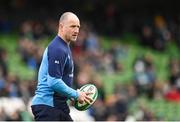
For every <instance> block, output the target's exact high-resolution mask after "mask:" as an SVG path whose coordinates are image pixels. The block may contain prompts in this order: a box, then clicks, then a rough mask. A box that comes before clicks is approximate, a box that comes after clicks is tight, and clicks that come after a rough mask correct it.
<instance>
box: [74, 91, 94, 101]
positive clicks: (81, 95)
mask: <svg viewBox="0 0 180 122" xmlns="http://www.w3.org/2000/svg"><path fill="white" fill-rule="evenodd" d="M77 92H78V94H79V97H78V99H77V100H78V102H79V103H81V104H83V103H84V102H86V103H88V104H91V102H93V100H92V99H91V98H90V97H89V96H88V95H89V94H92V93H91V92H82V91H80V90H79V89H78V90H77Z"/></svg>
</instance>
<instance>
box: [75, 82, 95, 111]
mask: <svg viewBox="0 0 180 122" xmlns="http://www.w3.org/2000/svg"><path fill="white" fill-rule="evenodd" d="M79 90H80V91H83V92H91V93H92V94H89V97H90V98H91V99H92V100H93V101H92V102H91V104H88V103H86V102H84V103H82V104H81V103H79V102H78V101H75V104H74V106H75V108H76V109H77V110H79V111H84V110H87V109H88V108H89V107H91V105H92V104H93V103H94V102H95V101H96V99H97V97H98V90H97V88H96V86H95V85H93V84H86V85H84V86H82V87H81V88H80V89H79Z"/></svg>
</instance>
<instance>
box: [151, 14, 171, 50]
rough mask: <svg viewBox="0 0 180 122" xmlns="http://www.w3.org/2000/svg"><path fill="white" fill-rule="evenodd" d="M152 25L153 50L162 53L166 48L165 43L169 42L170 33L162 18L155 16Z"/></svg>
mask: <svg viewBox="0 0 180 122" xmlns="http://www.w3.org/2000/svg"><path fill="white" fill-rule="evenodd" d="M154 25H155V34H156V37H155V43H154V44H155V45H154V46H155V49H157V50H159V51H163V50H165V48H166V45H167V42H169V41H170V40H171V33H170V31H169V30H168V27H167V23H166V20H165V19H164V17H163V16H155V18H154Z"/></svg>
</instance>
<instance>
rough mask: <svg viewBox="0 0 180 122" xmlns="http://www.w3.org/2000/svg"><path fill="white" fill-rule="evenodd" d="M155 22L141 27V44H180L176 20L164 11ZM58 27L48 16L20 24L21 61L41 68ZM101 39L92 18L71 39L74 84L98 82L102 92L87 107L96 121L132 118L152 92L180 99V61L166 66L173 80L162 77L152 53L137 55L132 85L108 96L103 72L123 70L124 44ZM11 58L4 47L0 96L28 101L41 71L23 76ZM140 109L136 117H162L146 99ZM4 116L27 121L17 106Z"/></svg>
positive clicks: (0, 117) (1, 111) (153, 95)
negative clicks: (132, 110)
mask: <svg viewBox="0 0 180 122" xmlns="http://www.w3.org/2000/svg"><path fill="white" fill-rule="evenodd" d="M108 21H111V20H108ZM153 22H154V23H153ZM153 22H152V24H153V26H152V25H145V26H142V28H141V29H142V31H141V32H140V33H139V35H140V44H142V45H143V46H148V47H150V48H152V49H155V50H158V51H164V50H166V45H167V43H169V42H171V41H172V40H174V41H176V43H177V44H179V35H180V34H178V33H180V31H177V28H176V25H175V24H178V23H175V22H173V21H172V22H171V23H168V22H167V21H166V19H165V18H164V17H163V16H156V17H155V18H154V21H153ZM141 29H140V30H141ZM178 29H179V28H178ZM56 30H57V22H56V21H54V20H47V21H46V22H45V23H41V22H38V21H33V20H27V21H24V22H23V23H22V24H21V26H20V29H19V39H18V40H17V42H18V46H17V50H16V51H17V52H15V53H18V54H19V55H20V56H21V59H22V61H23V62H24V63H25V64H26V65H27V67H28V68H29V69H33V70H34V71H35V72H37V71H38V69H39V65H40V63H41V58H42V54H43V51H44V47H43V46H42V45H41V44H42V43H43V42H42V40H43V39H44V38H47V37H48V36H50V35H51V36H52V35H55V34H56ZM179 30H180V29H179ZM101 41H102V39H101V37H100V36H99V35H98V34H97V33H96V31H95V29H94V28H93V27H92V26H91V25H89V24H88V23H86V22H82V24H81V30H80V34H79V37H78V39H77V42H76V43H72V44H71V49H72V52H73V58H74V65H75V71H74V73H75V75H74V76H75V78H74V88H75V89H77V88H79V87H81V86H82V85H84V84H87V83H93V84H95V85H96V86H97V88H98V91H99V96H98V99H97V101H96V103H95V104H94V105H93V107H92V108H90V109H89V110H88V114H89V115H90V116H92V117H93V118H94V119H95V120H97V121H104V120H109V121H116V120H121V121H124V120H127V119H128V117H130V113H129V111H128V108H129V106H130V105H131V104H132V103H133V102H134V101H135V100H136V99H137V98H138V97H140V96H142V95H145V96H147V98H148V99H150V100H152V99H165V100H168V101H171V102H172V101H173V102H180V60H179V59H174V58H172V59H171V60H170V61H169V64H168V69H167V70H168V71H169V79H167V81H164V82H159V81H158V80H157V71H156V68H155V64H154V61H153V58H152V57H151V56H150V55H143V56H137V58H136V59H135V60H134V64H133V66H132V70H133V76H134V77H133V78H132V79H130V80H131V81H132V82H131V84H119V83H118V82H117V83H115V85H114V91H113V94H111V95H107V94H106V89H105V88H104V84H103V81H102V76H101V75H100V74H99V72H104V73H107V74H110V73H112V74H113V73H119V72H123V70H124V69H123V65H122V64H121V62H120V61H119V56H121V55H122V50H123V47H121V46H120V45H119V44H118V43H114V42H113V43H112V45H110V49H108V50H105V49H103V47H102V45H101V43H102V42H101ZM123 51H124V50H123ZM124 53H128V51H127V50H125V51H124ZM7 60H8V53H7V49H5V48H3V47H1V48H0V99H1V98H3V97H9V98H14V97H15V98H17V97H18V98H19V97H20V98H22V100H23V103H24V104H25V105H26V106H29V101H30V100H31V98H32V96H33V94H34V91H35V89H36V83H37V76H35V77H34V78H32V80H28V81H22V80H21V78H20V77H18V76H16V74H11V73H9V70H8V64H7ZM109 82H110V81H109ZM0 101H1V100H0ZM1 102H2V101H1ZM26 109H27V108H26ZM26 109H25V110H26ZM139 109H140V111H141V112H143V113H144V114H143V115H142V116H138V117H136V118H135V117H134V118H135V119H136V120H142V121H149V120H150V121H155V120H159V118H158V117H157V116H156V115H155V113H153V112H152V111H151V110H149V109H148V108H147V106H145V105H143V104H141V105H140V108H139ZM0 120H2V121H3V120H13V121H19V120H22V117H21V111H15V112H14V113H12V114H11V115H8V113H6V112H5V110H4V109H3V107H0Z"/></svg>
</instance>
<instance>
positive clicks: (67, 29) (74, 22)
mask: <svg viewBox="0 0 180 122" xmlns="http://www.w3.org/2000/svg"><path fill="white" fill-rule="evenodd" d="M79 28H80V22H79V19H78V18H69V19H67V21H66V22H65V23H64V24H63V33H64V38H65V40H66V41H68V42H71V41H76V39H77V37H78V34H79Z"/></svg>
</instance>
